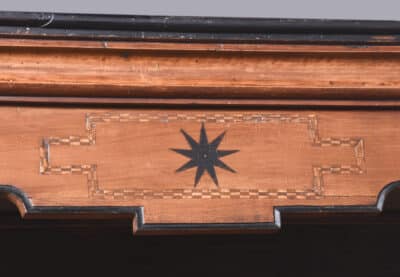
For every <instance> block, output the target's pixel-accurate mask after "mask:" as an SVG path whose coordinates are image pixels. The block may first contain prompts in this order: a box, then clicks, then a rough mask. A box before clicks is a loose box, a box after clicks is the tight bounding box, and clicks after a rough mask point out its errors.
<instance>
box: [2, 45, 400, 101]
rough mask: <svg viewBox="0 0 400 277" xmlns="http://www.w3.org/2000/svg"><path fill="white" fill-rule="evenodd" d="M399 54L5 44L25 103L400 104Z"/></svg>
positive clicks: (394, 49) (6, 83)
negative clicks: (49, 99) (41, 99)
mask: <svg viewBox="0 0 400 277" xmlns="http://www.w3.org/2000/svg"><path fill="white" fill-rule="evenodd" d="M399 49H400V48H399V46H396V45H394V46H365V47H358V46H353V45H349V46H343V45H342V46H339V45H279V44H245V43H243V44H232V43H230V44H229V43H156V42H154V43H149V42H111V41H101V42H94V41H63V40H29V39H25V40H23V39H2V40H1V41H0V93H1V94H2V95H19V96H29V95H30V96H32V95H33V96H68V97H72V96H89V97H91V96H96V97H163V98H165V97H168V98H170V97H175V98H190V97H195V98H199V97H203V98H264V99H265V98H269V99H271V98H275V99H276V98H286V99H288V98H290V99H300V98H301V99H314V98H318V99H357V98H360V97H362V98H363V99H398V98H399V95H400V94H399V91H400V84H399V81H398V78H397V76H398V75H399V73H400V51H399Z"/></svg>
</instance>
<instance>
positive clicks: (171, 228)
mask: <svg viewBox="0 0 400 277" xmlns="http://www.w3.org/2000/svg"><path fill="white" fill-rule="evenodd" d="M0 196H5V197H6V199H8V200H9V201H10V202H11V203H13V204H15V205H16V207H17V208H18V211H19V213H20V216H21V217H22V218H25V219H31V220H34V219H76V218H79V219H82V218H87V219H99V218H100V219H116V218H130V219H131V220H132V233H133V234H143V235H152V234H164V235H165V234H167V235H168V234H204V233H214V234H215V233H223V234H226V233H271V232H277V231H279V230H280V229H281V227H282V216H285V215H296V214H298V215H303V218H304V215H305V216H306V217H312V216H331V215H340V216H352V217H355V218H357V217H362V216H372V217H377V216H379V215H381V214H385V213H395V214H398V212H400V205H399V204H397V205H395V206H393V205H390V204H389V205H387V202H388V199H390V201H391V202H392V203H393V198H396V200H397V201H395V202H399V201H398V200H399V198H400V180H399V181H394V182H392V183H390V184H388V185H386V186H385V187H384V188H383V189H382V190H381V191H380V193H379V194H378V196H377V201H376V204H375V205H371V206H369V205H365V206H363V205H347V206H339V205H338V206H275V207H274V222H257V223H211V224H207V223H199V224H190V223H188V224H186V223H185V224H182V223H176V224H148V223H145V220H144V215H145V214H144V207H142V206H129V207H126V206H33V205H32V204H31V202H30V200H29V198H28V196H27V195H26V194H25V193H24V192H23V191H21V190H20V189H18V188H17V187H15V186H12V185H0ZM333 223H335V222H333Z"/></svg>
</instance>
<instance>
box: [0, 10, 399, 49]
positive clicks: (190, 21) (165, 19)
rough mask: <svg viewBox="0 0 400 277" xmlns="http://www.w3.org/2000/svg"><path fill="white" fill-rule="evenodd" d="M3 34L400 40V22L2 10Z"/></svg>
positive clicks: (287, 40)
mask: <svg viewBox="0 0 400 277" xmlns="http://www.w3.org/2000/svg"><path fill="white" fill-rule="evenodd" d="M0 36H1V37H23V38H45V39H76V40H81V39H85V40H110V41H111V40H117V41H182V42H188V41H210V42H255V43H260V42H266V43H303V44H306V43H316V44H363V45H365V44H390V45H393V44H398V43H399V42H400V22H399V21H372V20H326V19H279V18H228V17H226V18H221V17H186V16H144V15H132V16H129V15H95V14H63V13H35V12H0Z"/></svg>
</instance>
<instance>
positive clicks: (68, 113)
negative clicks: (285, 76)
mask: <svg viewBox="0 0 400 277" xmlns="http://www.w3.org/2000/svg"><path fill="white" fill-rule="evenodd" d="M397 116H398V112H397V111H384V110H381V111H362V110H353V111H351V112H349V111H333V110H332V111H328V110H326V111H319V110H287V109H285V110H276V109H275V110H268V109H265V110H254V109H251V110H243V109H240V110H232V109H225V110H211V109H203V110H199V109H194V110H190V109H182V110H174V109H134V108H132V109H90V108H85V109H83V108H56V107H54V108H41V107H17V106H15V107H11V106H10V107H6V106H3V107H1V108H0V117H1V118H2V120H1V123H0V134H1V136H0V153H1V156H2V159H1V160H0V183H1V184H8V185H13V186H15V187H16V188H18V189H20V190H21V191H22V192H24V193H25V194H26V195H27V196H28V198H29V201H30V203H31V204H32V205H33V206H142V207H143V209H144V222H145V223H232V222H235V223H248V222H273V220H274V214H273V207H279V206H328V205H335V206H336V205H344V206H346V205H366V206H371V205H375V203H376V200H377V196H378V194H379V192H380V191H381V190H382V189H383V187H384V186H385V185H386V184H388V183H390V182H391V181H393V180H397V179H399V173H398V168H399V166H400V161H399V160H398V156H399V154H400V144H399V143H398V141H399V139H400V133H399V132H398V130H399V127H400V123H399V121H398V120H397ZM202 125H204V129H205V132H206V134H207V137H208V142H211V141H212V140H214V139H215V138H217V137H218V136H219V135H221V134H222V133H223V132H225V136H224V137H223V139H222V140H221V142H220V145H219V146H218V150H221V151H222V150H238V152H235V153H232V154H230V155H227V156H225V157H221V158H220V160H221V161H223V162H224V164H225V165H227V166H229V167H230V168H232V169H234V170H235V172H231V171H228V170H224V169H223V168H221V167H218V166H215V167H214V168H215V170H216V176H217V178H218V186H217V185H216V183H215V181H213V180H212V178H210V174H208V172H204V174H203V175H202V176H201V178H200V180H199V182H198V184H197V186H196V187H195V186H194V181H195V174H196V167H193V168H190V169H188V170H185V171H182V172H176V170H177V169H178V168H179V167H181V166H182V165H183V164H185V163H186V162H188V161H189V160H190V159H189V158H188V157H185V156H183V155H180V154H179V153H176V152H175V151H172V150H171V149H173V148H174V149H188V150H190V149H191V146H190V145H189V143H188V140H187V139H185V136H184V134H183V132H182V130H184V132H185V133H186V134H187V135H189V136H190V137H192V138H193V139H194V140H195V141H196V142H197V143H199V142H200V133H201V127H202Z"/></svg>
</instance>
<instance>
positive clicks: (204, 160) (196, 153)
mask: <svg viewBox="0 0 400 277" xmlns="http://www.w3.org/2000/svg"><path fill="white" fill-rule="evenodd" d="M181 133H182V134H183V136H184V137H185V139H186V141H187V142H188V143H189V145H190V147H191V148H192V149H171V150H172V151H175V152H177V153H179V154H181V155H183V156H185V157H188V158H190V161H188V162H187V163H185V164H184V165H182V166H181V167H180V168H178V169H177V170H176V172H181V171H184V170H187V169H189V168H193V167H197V171H196V176H195V178H194V186H195V187H196V186H197V184H198V183H199V181H200V178H201V176H203V174H204V171H207V172H208V174H209V175H210V177H211V178H212V180H213V181H214V183H215V185H216V186H218V185H219V184H218V178H217V174H216V172H215V166H217V167H219V168H222V169H225V170H227V171H230V172H233V173H236V171H235V170H233V169H232V168H230V167H229V166H228V165H226V164H225V163H224V162H223V161H221V160H220V158H222V157H224V156H228V155H231V154H233V153H236V152H238V151H239V150H218V146H219V145H220V144H221V141H222V139H223V138H224V136H225V133H226V132H223V133H222V134H220V135H219V136H218V137H216V138H215V139H214V140H213V141H212V142H210V143H209V142H208V138H207V133H206V129H205V127H204V123H202V124H201V130H200V142H199V143H198V142H197V141H195V140H194V139H193V138H192V137H191V136H190V135H188V134H187V133H186V132H185V130H183V129H181Z"/></svg>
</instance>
